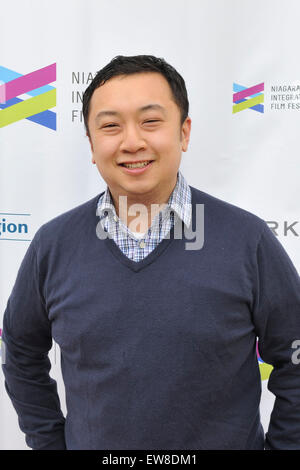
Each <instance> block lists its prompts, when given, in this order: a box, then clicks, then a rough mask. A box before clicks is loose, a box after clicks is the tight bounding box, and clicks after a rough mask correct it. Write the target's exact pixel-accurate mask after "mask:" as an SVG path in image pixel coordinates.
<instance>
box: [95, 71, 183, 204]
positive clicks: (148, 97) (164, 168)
mask: <svg viewBox="0 0 300 470" xmlns="http://www.w3.org/2000/svg"><path fill="white" fill-rule="evenodd" d="M143 108H144V109H143ZM104 111H105V113H104ZM99 113H102V114H100V115H99ZM88 125H89V132H90V137H89V140H90V144H91V150H92V162H93V163H95V164H96V165H97V168H98V170H99V172H100V174H101V176H102V177H103V179H104V180H105V182H106V183H107V185H108V187H109V189H110V191H111V192H112V195H113V196H116V197H117V196H118V195H127V196H130V197H131V198H134V196H136V197H137V196H139V197H140V196H141V195H145V196H147V195H148V196H150V194H151V192H153V191H154V193H155V194H156V195H159V194H161V193H162V192H163V188H166V187H169V186H170V183H172V182H174V185H175V183H176V176H177V172H178V169H179V166H180V161H181V152H182V151H186V150H187V146H188V141H189V135H190V128H191V120H190V118H187V119H186V120H185V122H184V123H183V125H182V126H181V125H180V110H179V108H178V106H177V104H176V103H175V102H174V100H173V97H172V92H171V89H170V86H169V84H168V82H167V80H166V79H165V77H164V76H163V75H161V74H160V73H156V72H146V73H136V74H132V75H121V76H116V77H113V78H111V79H110V80H108V81H107V82H106V83H105V84H104V85H101V86H100V87H99V88H97V89H96V90H95V91H94V93H93V95H92V98H91V101H90V113H89V120H88ZM147 160H150V161H152V163H151V164H150V165H149V166H147V167H145V168H144V169H143V170H141V169H138V170H130V169H129V170H127V169H126V168H125V167H124V166H122V164H123V163H124V162H126V163H135V162H138V161H147ZM172 189H173V188H172Z"/></svg>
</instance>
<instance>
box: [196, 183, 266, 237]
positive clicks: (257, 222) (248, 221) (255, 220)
mask: <svg viewBox="0 0 300 470" xmlns="http://www.w3.org/2000/svg"><path fill="white" fill-rule="evenodd" d="M190 188H191V191H192V195H193V200H194V201H195V203H196V204H204V214H205V217H206V219H209V220H211V221H213V222H215V223H218V224H220V223H221V224H222V225H223V226H231V227H234V226H236V227H238V226H239V227H241V228H242V227H243V228H244V229H245V230H249V229H252V230H253V229H254V230H255V231H258V232H261V231H263V230H264V228H265V227H266V222H265V221H264V219H262V218H261V217H260V216H258V215H257V214H254V213H253V212H251V211H249V210H247V209H244V208H242V207H240V206H238V205H236V204H233V203H230V202H228V201H225V200H223V199H221V198H219V197H216V196H215V195H212V194H210V193H207V192H205V191H201V190H200V189H198V188H195V187H193V186H190Z"/></svg>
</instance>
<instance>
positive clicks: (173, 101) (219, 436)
mask: <svg viewBox="0 0 300 470" xmlns="http://www.w3.org/2000/svg"><path fill="white" fill-rule="evenodd" d="M83 115H84V119H85V126H86V132H87V136H88V138H89V142H90V145H91V151H92V162H93V163H94V164H96V165H97V168H98V170H99V172H100V174H101V175H102V177H103V179H104V180H105V181H106V183H107V188H106V191H103V192H102V193H100V194H98V195H97V196H95V197H93V198H92V199H91V200H90V201H88V202H85V203H83V204H81V205H80V206H78V207H75V208H74V209H72V210H70V211H68V212H66V213H64V214H61V215H59V216H58V217H56V218H54V219H52V220H51V221H49V222H47V223H45V224H44V225H43V226H42V227H41V228H40V229H39V230H38V231H37V233H36V235H35V237H34V239H33V241H32V242H31V244H30V246H29V248H28V251H27V253H26V255H25V258H24V260H23V262H22V264H21V267H20V269H19V272H18V276H17V279H16V283H15V286H14V289H13V291H12V293H11V296H10V298H9V300H8V304H7V308H6V311H5V314H4V328H3V340H4V342H5V344H6V363H5V364H4V365H3V366H2V367H3V372H4V374H5V387H6V390H7V393H8V394H9V396H10V398H11V400H12V403H13V405H14V407H15V409H16V411H17V413H18V416H19V423H20V428H21V430H22V431H23V432H24V433H25V435H26V442H27V444H28V445H29V446H30V447H31V448H33V449H145V450H147V449H156V450H157V449H264V447H265V448H266V449H296V448H300V419H299V418H300V396H299V386H300V369H299V366H298V364H297V361H296V362H295V361H293V360H292V355H293V353H294V352H295V350H294V349H293V344H295V343H294V342H295V340H297V339H299V338H300V281H299V276H298V274H297V272H296V269H295V267H294V265H293V264H292V262H291V260H290V259H289V257H288V255H287V253H286V252H285V251H284V249H283V247H282V246H281V244H280V243H279V242H278V240H277V239H276V237H275V235H273V233H272V232H271V230H270V229H269V228H268V226H267V224H266V223H265V222H264V221H263V220H262V219H260V218H259V217H257V216H256V215H254V214H251V213H249V212H247V211H245V210H243V209H241V208H238V207H237V206H234V205H231V204H229V203H227V202H225V201H222V200H220V199H217V198H215V197H213V196H212V195H209V194H207V193H205V192H202V191H200V190H199V189H196V188H194V187H192V186H190V185H188V184H187V182H186V181H185V178H184V177H183V175H182V174H181V172H180V171H179V166H180V161H181V153H182V151H184V152H185V151H186V150H187V148H188V143H189V137H190V131H191V119H190V117H189V116H188V99H187V93H186V88H185V83H184V80H183V79H182V77H181V76H180V75H179V74H178V72H177V71H176V70H175V69H174V68H173V67H171V66H170V65H169V64H167V63H166V62H165V61H164V60H163V59H158V58H156V57H154V56H133V57H124V56H117V57H116V58H114V59H113V60H112V61H111V62H110V63H109V64H108V65H107V66H106V67H104V68H103V69H102V70H100V71H99V72H98V73H97V75H96V77H95V78H94V80H93V81H92V83H91V84H90V85H89V87H88V88H87V90H86V91H85V94H84V99H83ZM124 199H125V201H124ZM136 204H138V208H139V212H138V213H139V216H138V217H137V212H135V210H136V207H135V205H136ZM198 207H204V219H203V218H202V217H197V214H198V213H200V214H201V212H198V211H197V208H198ZM153 208H154V210H152V209H153ZM137 222H138V223H137ZM179 229H182V230H181V234H182V236H181V237H179V236H175V235H176V234H178V233H180V230H179ZM188 230H192V233H195V234H196V235H197V233H200V232H201V230H204V244H200V247H199V246H198V245H199V244H198V245H197V244H195V246H194V247H193V246H192V247H189V249H187V247H186V245H187V239H188V238H190V237H187V233H188ZM190 233H191V232H190ZM105 235H106V236H105ZM196 235H195V236H196ZM194 248H195V249H194ZM257 337H258V338H259V352H260V356H261V357H262V359H263V360H264V361H265V362H267V363H269V364H272V365H273V367H274V369H273V371H272V373H271V376H270V380H269V389H270V390H271V391H272V392H273V393H274V394H275V395H276V400H275V405H274V410H273V413H272V416H271V420H270V426H269V429H268V432H267V434H266V436H264V433H263V429H262V426H261V423H260V414H259V404H260V396H261V381H260V373H259V367H258V362H257V356H256V340H257ZM52 338H53V339H54V340H55V341H56V342H57V343H58V344H59V346H60V349H61V366H62V374H63V379H64V383H65V389H66V403H67V409H68V413H67V416H66V417H64V416H63V414H62V412H61V409H60V402H59V398H58V395H57V389H56V383H55V381H54V380H53V379H52V378H50V376H49V369H50V361H49V358H48V355H47V353H48V351H49V349H50V348H51V345H52Z"/></svg>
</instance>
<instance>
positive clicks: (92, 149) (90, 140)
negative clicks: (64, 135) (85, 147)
mask: <svg viewBox="0 0 300 470" xmlns="http://www.w3.org/2000/svg"><path fill="white" fill-rule="evenodd" d="M86 136H87V137H88V138H89V142H90V146H91V152H92V154H94V147H93V142H92V139H91V138H90V136H89V134H88V132H86ZM92 163H96V162H95V160H94V157H93V156H92Z"/></svg>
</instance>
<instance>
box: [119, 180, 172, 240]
mask: <svg viewBox="0 0 300 470" xmlns="http://www.w3.org/2000/svg"><path fill="white" fill-rule="evenodd" d="M176 182H177V174H176V176H175V181H174V180H172V181H170V183H169V184H168V185H165V186H164V188H163V189H162V190H157V191H154V190H153V191H151V192H149V193H144V194H133V193H128V194H124V193H121V192H116V191H111V189H110V193H111V196H112V199H113V203H114V206H115V209H116V213H117V215H118V217H119V218H120V219H121V220H122V221H123V222H124V223H125V224H126V225H127V227H129V229H130V230H131V231H132V232H140V233H144V232H146V231H147V230H148V228H149V227H151V225H152V222H153V219H154V218H155V216H156V215H157V214H158V213H159V212H160V211H162V210H163V209H164V207H165V205H166V204H167V202H168V200H169V197H170V195H171V193H172V192H173V190H174V188H175V186H176ZM124 196H125V197H124ZM134 204H141V207H132V208H131V206H133V205H134ZM130 208H131V210H130Z"/></svg>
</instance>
